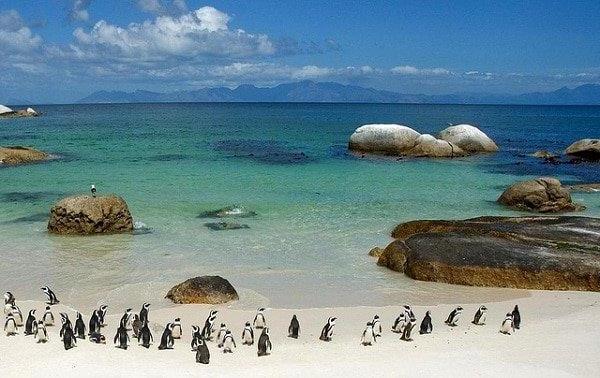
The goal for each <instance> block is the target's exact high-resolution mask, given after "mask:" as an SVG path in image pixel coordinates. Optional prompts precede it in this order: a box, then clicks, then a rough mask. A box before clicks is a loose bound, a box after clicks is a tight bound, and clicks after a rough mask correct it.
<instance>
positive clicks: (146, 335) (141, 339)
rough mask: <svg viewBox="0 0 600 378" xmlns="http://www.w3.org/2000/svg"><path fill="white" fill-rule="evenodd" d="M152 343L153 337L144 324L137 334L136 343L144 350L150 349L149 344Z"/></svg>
mask: <svg viewBox="0 0 600 378" xmlns="http://www.w3.org/2000/svg"><path fill="white" fill-rule="evenodd" d="M153 342H154V337H152V332H150V327H148V323H147V322H146V323H144V325H143V326H142V328H141V329H140V332H139V333H138V343H139V344H140V345H141V346H143V347H144V348H146V349H148V348H150V343H153Z"/></svg>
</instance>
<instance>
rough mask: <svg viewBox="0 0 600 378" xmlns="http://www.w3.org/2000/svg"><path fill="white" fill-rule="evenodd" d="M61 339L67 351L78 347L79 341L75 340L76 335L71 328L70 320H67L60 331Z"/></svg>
mask: <svg viewBox="0 0 600 378" xmlns="http://www.w3.org/2000/svg"><path fill="white" fill-rule="evenodd" d="M60 333H61V337H62V338H63V345H64V347H65V350H69V349H71V348H73V347H75V346H77V339H75V334H74V333H73V328H72V327H71V322H70V321H69V319H68V318H67V319H66V322H65V323H64V324H63V327H62V329H61V330H60Z"/></svg>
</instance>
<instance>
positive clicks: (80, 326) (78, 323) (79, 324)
mask: <svg viewBox="0 0 600 378" xmlns="http://www.w3.org/2000/svg"><path fill="white" fill-rule="evenodd" d="M75 337H77V338H79V339H83V340H85V323H84V322H83V316H82V315H81V313H80V312H79V311H78V312H77V319H75Z"/></svg>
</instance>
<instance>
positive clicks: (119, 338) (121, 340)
mask: <svg viewBox="0 0 600 378" xmlns="http://www.w3.org/2000/svg"><path fill="white" fill-rule="evenodd" d="M125 324H126V323H123V322H122V321H121V324H120V325H119V328H118V329H117V333H116V334H115V338H114V340H113V343H114V344H117V343H118V344H117V348H121V349H124V350H127V343H128V342H129V335H128V334H127V328H126V327H125Z"/></svg>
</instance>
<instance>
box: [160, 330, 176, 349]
mask: <svg viewBox="0 0 600 378" xmlns="http://www.w3.org/2000/svg"><path fill="white" fill-rule="evenodd" d="M173 343H174V340H173V323H168V324H167V326H166V327H165V330H164V331H163V334H162V336H161V338H160V345H159V346H158V349H160V350H164V349H173Z"/></svg>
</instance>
